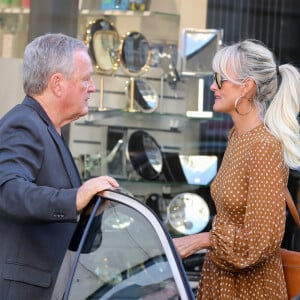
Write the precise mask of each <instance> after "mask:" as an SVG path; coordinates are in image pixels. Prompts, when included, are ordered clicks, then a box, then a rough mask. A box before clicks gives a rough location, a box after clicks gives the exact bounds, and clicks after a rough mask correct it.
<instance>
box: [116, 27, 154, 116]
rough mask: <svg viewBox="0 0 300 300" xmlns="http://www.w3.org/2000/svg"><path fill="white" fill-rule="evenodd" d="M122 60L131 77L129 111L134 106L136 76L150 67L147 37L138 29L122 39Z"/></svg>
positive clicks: (122, 64)
mask: <svg viewBox="0 0 300 300" xmlns="http://www.w3.org/2000/svg"><path fill="white" fill-rule="evenodd" d="M120 60H121V67H122V69H123V71H124V73H126V74H128V75H130V76H131V78H130V105H129V111H135V108H134V90H135V88H134V85H135V77H137V76H139V75H141V74H143V73H144V72H146V71H147V70H148V68H149V64H150V60H151V51H150V46H149V43H148V41H147V39H146V37H145V36H144V35H143V34H142V33H140V32H137V31H131V32H127V33H126V34H125V35H124V36H123V37H122V39H121V44H120Z"/></svg>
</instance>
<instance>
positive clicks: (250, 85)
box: [243, 78, 256, 98]
mask: <svg viewBox="0 0 300 300" xmlns="http://www.w3.org/2000/svg"><path fill="white" fill-rule="evenodd" d="M255 92H256V83H255V81H254V80H253V79H252V78H247V79H246V80H245V81H244V82H243V94H244V95H245V96H247V97H248V98H253V96H254V94H255Z"/></svg>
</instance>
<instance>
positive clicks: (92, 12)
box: [79, 9, 180, 18]
mask: <svg viewBox="0 0 300 300" xmlns="http://www.w3.org/2000/svg"><path fill="white" fill-rule="evenodd" d="M79 15H82V16H123V17H133V16H136V17H151V16H161V17H174V18H179V17H180V16H179V14H174V13H165V12H156V11H149V10H147V11H133V10H90V9H82V10H80V11H79Z"/></svg>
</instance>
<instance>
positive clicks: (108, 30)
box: [85, 19, 120, 74]
mask: <svg viewBox="0 0 300 300" xmlns="http://www.w3.org/2000/svg"><path fill="white" fill-rule="evenodd" d="M85 43H86V45H87V46H88V48H89V53H90V56H91V58H92V60H93V63H94V65H95V68H96V71H97V72H99V73H101V74H112V73H114V72H115V71H116V70H117V69H118V68H119V65H120V55H119V47H120V37H119V34H118V32H117V30H116V29H115V27H114V25H113V24H112V23H111V22H109V21H107V20H105V19H98V20H93V21H91V22H89V24H88V26H87V29H86V36H85Z"/></svg>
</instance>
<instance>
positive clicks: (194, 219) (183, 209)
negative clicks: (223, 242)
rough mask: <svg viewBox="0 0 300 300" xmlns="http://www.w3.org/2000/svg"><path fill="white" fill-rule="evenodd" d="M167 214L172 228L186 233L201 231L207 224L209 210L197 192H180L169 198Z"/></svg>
mask: <svg viewBox="0 0 300 300" xmlns="http://www.w3.org/2000/svg"><path fill="white" fill-rule="evenodd" d="M167 216H168V222H169V224H170V226H171V227H172V229H174V230H175V231H176V232H179V233H182V234H185V235H188V234H195V233H198V232H201V231H202V230H203V229H204V228H205V227H206V226H207V224H208V222H209V219H210V210H209V207H208V204H207V202H206V201H205V200H204V199H203V198H202V197H201V196H199V195H198V194H195V193H181V194H178V195H177V196H175V197H174V198H173V199H172V200H171V202H170V204H169V205H168V208H167Z"/></svg>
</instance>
